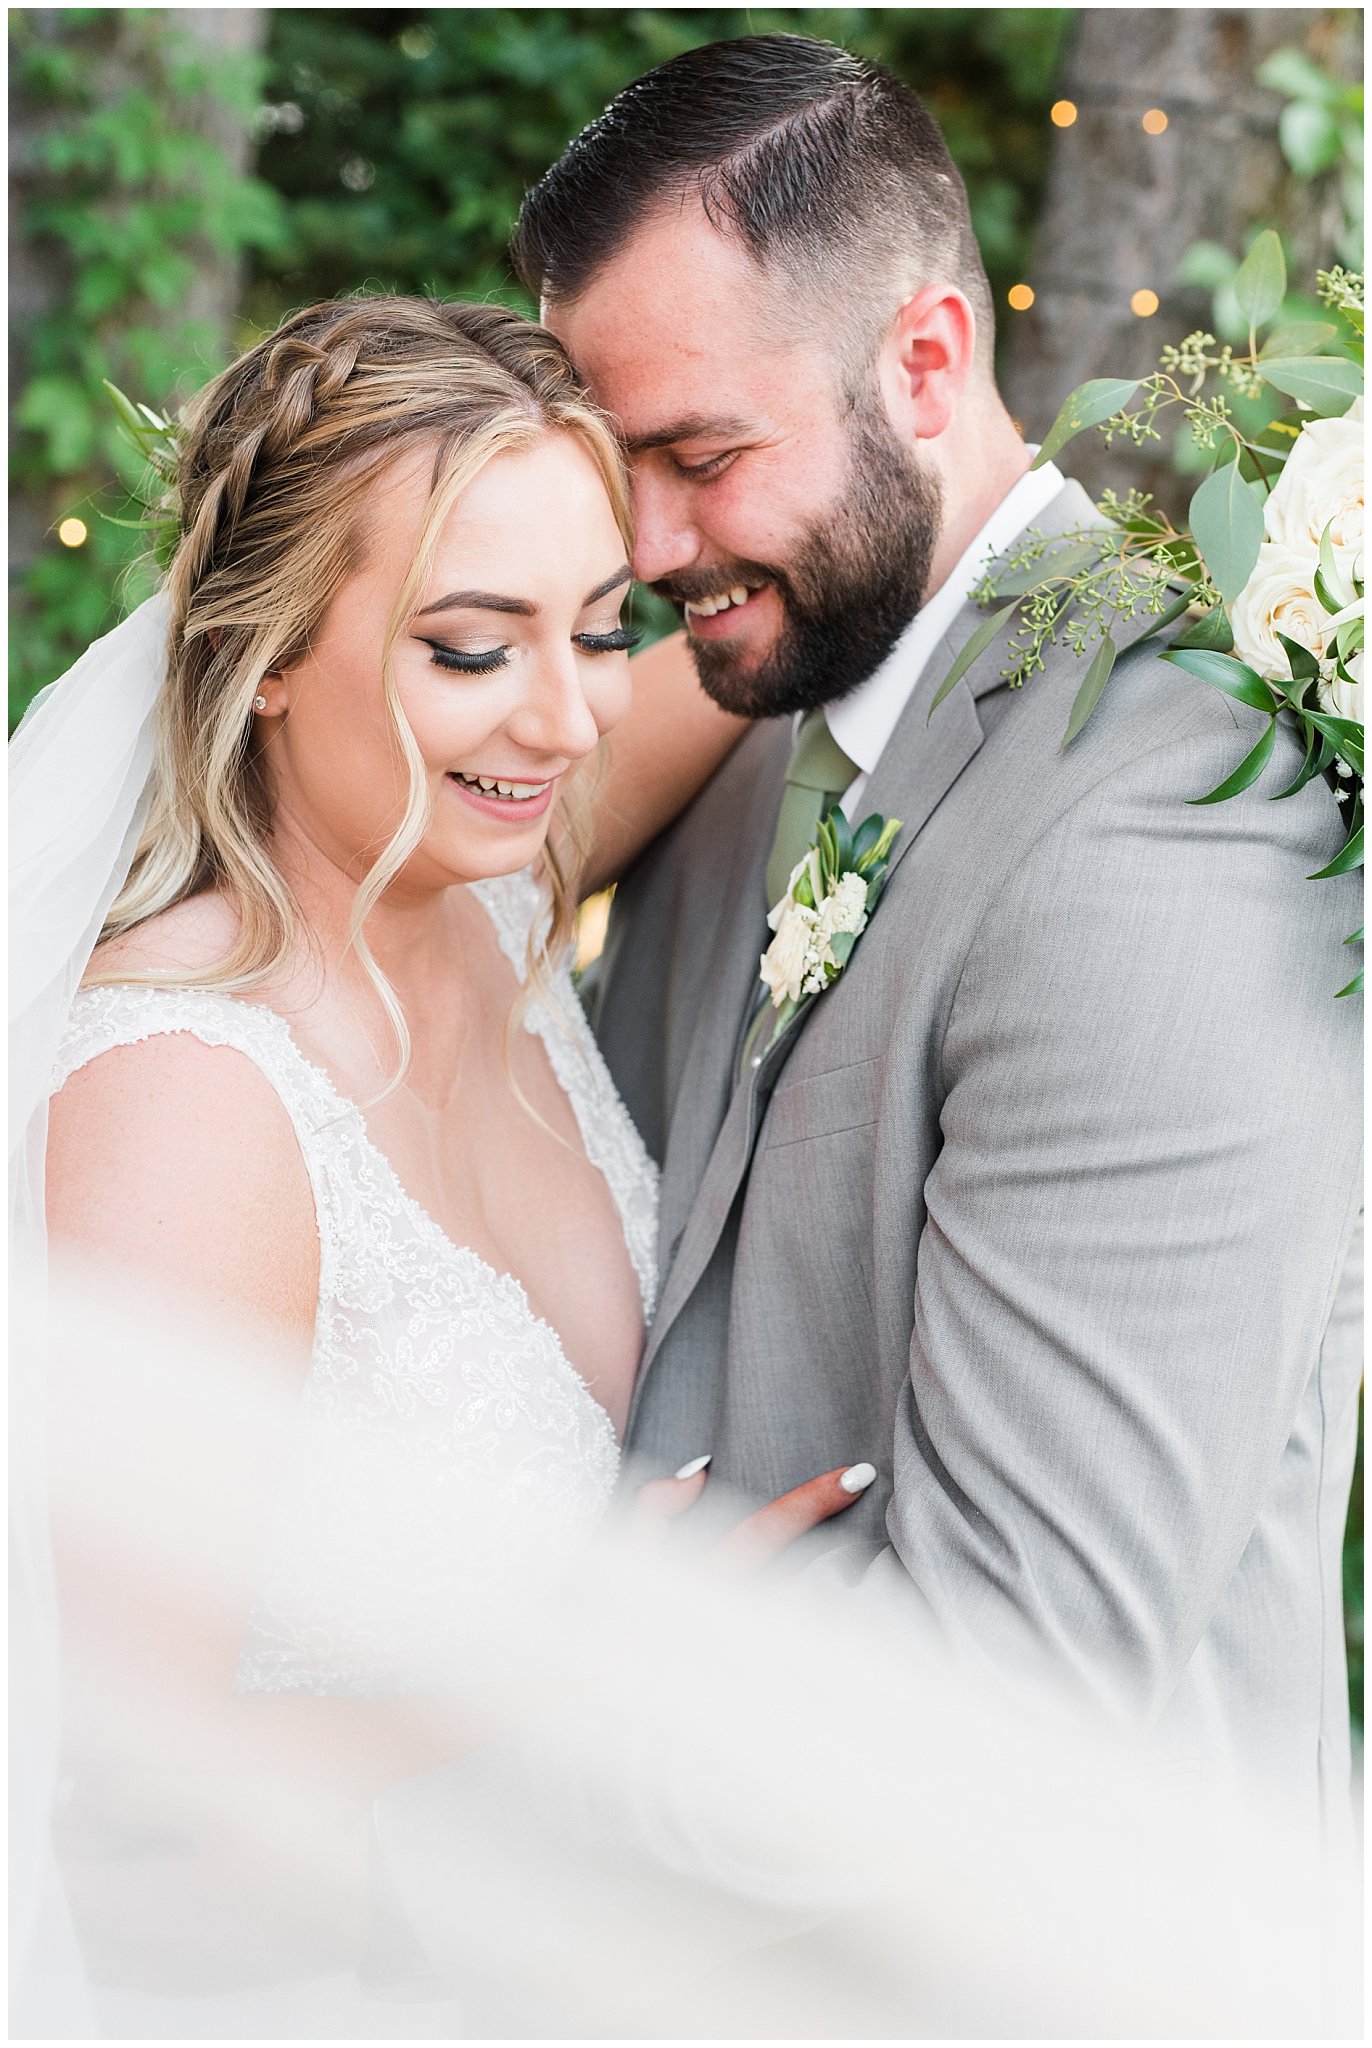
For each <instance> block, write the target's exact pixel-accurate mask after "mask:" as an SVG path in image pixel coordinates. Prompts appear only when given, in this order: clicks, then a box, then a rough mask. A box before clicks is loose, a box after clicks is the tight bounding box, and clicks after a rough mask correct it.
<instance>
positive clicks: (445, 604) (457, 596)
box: [415, 562, 633, 619]
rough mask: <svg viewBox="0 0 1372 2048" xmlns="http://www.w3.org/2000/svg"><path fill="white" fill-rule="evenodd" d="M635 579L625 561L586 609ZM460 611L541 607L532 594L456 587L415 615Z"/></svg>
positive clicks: (524, 614) (526, 611)
mask: <svg viewBox="0 0 1372 2048" xmlns="http://www.w3.org/2000/svg"><path fill="white" fill-rule="evenodd" d="M632 579H633V570H632V569H631V568H630V567H629V564H628V563H627V562H625V563H624V564H623V565H622V566H621V567H620V568H618V569H616V570H615V573H614V575H613V576H607V577H606V579H605V581H604V582H603V583H598V584H597V585H596V587H595V589H594V590H593V591H591V592H590V594H589V595H588V596H587V597H584V598H583V599H582V606H583V609H584V607H585V606H586V605H588V604H594V603H595V601H596V599H597V598H599V597H608V596H609V594H610V592H611V591H612V590H618V588H619V586H620V584H621V583H629V582H631V581H632ZM456 611H473V612H513V613H514V614H515V615H516V616H517V617H518V618H521V619H531V618H533V617H534V615H535V614H536V612H537V611H538V606H537V605H536V604H535V603H534V601H533V599H532V598H528V597H502V596H501V595H500V594H499V592H498V591H494V590H454V591H452V592H450V593H449V595H448V596H447V597H439V598H435V599H434V602H433V603H432V604H426V605H424V606H423V607H422V608H421V609H420V610H419V611H417V612H416V613H415V617H416V618H417V619H427V618H428V616H429V614H430V612H456Z"/></svg>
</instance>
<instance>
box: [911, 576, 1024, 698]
mask: <svg viewBox="0 0 1372 2048" xmlns="http://www.w3.org/2000/svg"><path fill="white" fill-rule="evenodd" d="M1018 606H1019V599H1018V598H1014V599H1012V601H1011V602H1010V603H1009V604H1007V605H1003V606H1002V607H1001V609H1000V610H999V611H998V612H992V614H991V616H990V618H989V619H983V620H982V622H981V624H980V625H979V626H978V627H977V630H976V632H975V633H974V634H973V635H972V637H971V639H970V640H969V641H968V642H967V645H966V646H965V647H964V648H963V649H962V651H961V652H960V654H959V655H958V658H957V660H956V661H955V662H954V663H953V666H952V667H951V668H950V669H949V671H948V673H947V675H946V676H945V677H944V678H943V681H942V682H941V683H940V684H939V687H938V694H937V695H936V696H935V698H934V701H933V703H932V704H931V705H930V706H929V716H930V718H932V717H933V715H934V713H935V712H936V711H937V710H938V708H939V705H940V704H941V703H942V702H943V700H944V698H945V697H946V696H947V695H948V693H949V691H950V690H954V689H956V687H957V685H958V684H959V683H960V682H961V681H962V679H963V677H964V676H965V675H966V673H967V671H968V669H969V668H970V667H971V666H972V663H973V662H974V661H975V660H976V659H977V658H978V656H979V655H982V654H985V652H986V650H987V648H988V647H989V646H990V645H991V642H992V641H993V640H994V639H995V637H996V635H997V633H999V631H1000V629H1001V627H1002V626H1003V625H1004V624H1005V621H1006V620H1007V619H1008V618H1009V616H1010V614H1011V612H1013V611H1015V610H1017V609H1018Z"/></svg>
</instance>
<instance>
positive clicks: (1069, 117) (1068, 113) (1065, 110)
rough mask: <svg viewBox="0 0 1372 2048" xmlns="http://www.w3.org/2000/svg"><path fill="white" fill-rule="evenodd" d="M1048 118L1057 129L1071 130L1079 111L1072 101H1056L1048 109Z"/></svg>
mask: <svg viewBox="0 0 1372 2048" xmlns="http://www.w3.org/2000/svg"><path fill="white" fill-rule="evenodd" d="M1048 118H1049V120H1050V121H1051V122H1052V124H1053V126H1054V127H1055V128H1070V127H1071V125H1072V123H1073V122H1074V121H1075V120H1076V118H1077V110H1076V107H1075V106H1074V105H1073V103H1072V101H1071V100H1054V102H1053V104H1052V106H1051V107H1050V108H1049V109H1048Z"/></svg>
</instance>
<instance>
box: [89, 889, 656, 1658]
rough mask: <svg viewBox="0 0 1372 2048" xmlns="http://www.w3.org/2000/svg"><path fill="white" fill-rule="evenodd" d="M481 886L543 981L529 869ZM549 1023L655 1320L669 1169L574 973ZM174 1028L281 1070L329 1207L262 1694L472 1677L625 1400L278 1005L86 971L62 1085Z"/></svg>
mask: <svg viewBox="0 0 1372 2048" xmlns="http://www.w3.org/2000/svg"><path fill="white" fill-rule="evenodd" d="M474 889H475V893H476V895H477V896H478V897H479V898H480V900H481V901H482V903H483V904H484V906H485V908H486V910H487V911H488V913H489V915H490V917H491V918H492V920H493V922H494V925H495V928H496V932H497V934H498V936H499V940H500V945H501V948H502V950H503V952H504V953H505V955H506V956H507V958H508V959H509V960H510V961H511V963H512V964H513V966H514V968H515V971H516V973H517V974H518V975H520V977H521V978H522V977H523V975H524V971H525V960H526V950H527V942H528V936H529V931H530V927H531V924H532V922H533V920H534V919H535V918H536V917H538V916H539V915H541V914H542V909H543V899H542V896H541V893H540V891H539V889H538V887H537V886H536V884H535V883H534V881H533V880H532V878H531V877H530V876H529V875H528V874H527V873H521V874H517V875H511V876H507V877H502V878H500V879H498V880H494V881H489V882H484V883H478V884H475V885H474ZM525 1029H526V1030H529V1031H532V1032H536V1033H537V1034H538V1036H539V1038H540V1039H541V1040H542V1043H543V1045H544V1047H545V1049H546V1051H547V1055H548V1059H549V1062H550V1064H551V1066H552V1069H553V1072H554V1074H555V1075H556V1077H557V1080H558V1082H559V1083H560V1085H561V1087H562V1088H563V1089H564V1091H565V1093H566V1095H567V1097H568V1099H569V1101H570V1103H571V1105H572V1108H573V1110H574V1111H575V1114H576V1119H577V1123H578V1125H579V1127H580V1131H581V1135H582V1139H583V1142H584V1144H585V1148H586V1153H587V1156H588V1158H589V1159H590V1160H591V1162H592V1164H593V1165H595V1166H596V1167H598V1168H599V1170H600V1171H601V1173H602V1174H603V1175H604V1177H605V1180H606V1182H607V1184H608V1186H609V1189H610V1191H611V1194H612V1195H613V1197H614V1200H615V1204H616V1206H617V1208H618V1212H619V1216H620V1220H621V1223H622V1225H623V1230H624V1238H625V1243H626V1246H627V1248H628V1251H629V1255H630V1258H631V1260H632V1262H633V1265H634V1268H635V1271H636V1272H637V1275H638V1279H639V1284H640V1287H641V1289H642V1295H643V1310H644V1318H645V1321H646V1319H647V1317H648V1316H649V1314H650V1313H651V1310H652V1304H653V1289H654V1280H655V1271H654V1260H655V1248H656V1228H657V1214H656V1212H657V1175H656V1169H655V1167H654V1166H653V1164H652V1162H651V1160H650V1159H649V1157H648V1155H647V1153H646V1152H645V1150H644V1148H643V1145H642V1142H641V1141H640V1139H639V1137H638V1134H637V1132H636V1131H635V1130H634V1128H633V1125H632V1124H631V1122H630V1120H629V1117H628V1114H627V1112H626V1110H625V1108H624V1106H623V1104H622V1102H621V1101H620V1099H619V1097H618V1095H617V1094H616V1092H615V1088H614V1085H613V1083H612V1082H611V1080H610V1076H609V1073H608V1071H607V1070H606V1068H605V1065H604V1062H603V1061H602V1059H601V1057H600V1054H599V1052H598V1050H597V1048H596V1045H595V1042H594V1040H593V1038H592V1036H591V1033H590V1030H589V1028H588V1026H587V1024H586V1021H585V1018H584V1016H583V1014H582V1011H581V1008H580V1005H579V1003H578V1002H577V999H576V995H575V992H574V990H573V987H572V983H571V979H570V974H569V973H568V972H567V971H566V970H565V969H564V970H562V971H561V972H559V973H558V974H556V975H555V976H554V977H553V979H552V980H551V983H550V985H549V987H548V988H547V989H546V991H541V992H540V993H539V994H538V995H537V996H536V997H535V998H534V999H533V1000H532V1002H531V1003H530V1005H529V1008H528V1011H527V1013H526V1018H525ZM163 1032H189V1033H191V1034H192V1035H193V1036H195V1037H196V1038H198V1039H200V1040H202V1041H203V1042H204V1043H205V1044H206V1045H211V1046H227V1047H232V1048H234V1049H235V1050H236V1051H238V1052H240V1053H243V1054H245V1055H246V1056H247V1057H248V1058H249V1059H251V1060H252V1061H253V1063H254V1064H255V1065H256V1066H257V1067H258V1068H259V1069H260V1071H261V1072H262V1074H263V1075H264V1076H265V1077H266V1079H267V1080H268V1081H269V1082H270V1083H271V1085H272V1087H273V1088H274V1089H275V1090H276V1092H277V1094H278V1095H279V1097H280V1099H281V1101H282V1103H283V1105H284V1106H285V1109H286V1111H287V1113H288V1115H289V1116H290V1119H291V1123H292V1125H293V1126H294V1130H295V1133H296V1136H297V1138H298V1140H299V1144H300V1150H301V1153H302V1155H303V1157H304V1161H305V1165H306V1167H307V1169H308V1172H309V1178H310V1184H311V1187H312V1189H313V1193H314V1201H315V1209H316V1214H317V1218H318V1226H319V1254H320V1256H319V1307H318V1316H317V1320H316V1325H315V1334H314V1345H313V1354H312V1359H311V1364H310V1370H309V1374H308V1378H307V1380H306V1383H305V1386H304V1391H303V1395H302V1398H301V1406H300V1415H299V1428H298V1440H297V1441H296V1442H295V1444H294V1446H293V1451H292V1456H291V1462H290V1466H289V1468H288V1477H287V1481H286V1484H285V1485H284V1486H283V1487H282V1488H281V1498H280V1502H279V1508H278V1513H277V1523H276V1526H275V1528H274V1530H273V1533H272V1540H271V1544H270V1547H269V1552H268V1557H269V1563H268V1566H267V1570H266V1576H265V1582H264V1583H263V1585H262V1589H261V1595H260V1598H259V1599H258V1602H257V1605H256V1608H255V1611H254V1612H253V1614H252V1617H251V1621H250V1624H249V1628H248V1634H247V1639H246V1641H245V1642H244V1644H243V1649H242V1656H241V1661H240V1665H239V1671H238V1686H239V1689H240V1690H246V1691H287V1690H289V1691H307V1692H313V1693H321V1694H354V1695H360V1694H376V1693H387V1692H394V1691H397V1690H402V1691H403V1690H406V1689H409V1688H413V1687H420V1686H426V1685H435V1684H442V1683H444V1682H445V1681H449V1680H452V1681H459V1682H460V1679H461V1677H462V1674H463V1666H464V1660H465V1659H466V1657H467V1656H468V1655H469V1653H470V1647H471V1637H472V1630H473V1627H474V1624H476V1623H479V1621H480V1618H481V1615H482V1585H483V1576H484V1574H485V1572H486V1571H487V1569H488V1568H489V1569H490V1573H491V1599H492V1600H493V1601H495V1602H497V1603H498V1602H499V1600H500V1598H501V1597H502V1595H503V1592H507V1591H508V1590H509V1586H510V1574H511V1572H512V1571H516V1570H518V1569H519V1566H518V1561H517V1559H516V1557H515V1552H516V1551H517V1550H518V1548H519V1538H518V1533H516V1534H515V1536H514V1540H513V1543H512V1532H522V1535H523V1539H524V1542H525V1546H526V1548H527V1551H528V1557H527V1559H526V1562H527V1563H528V1564H529V1566H530V1567H531V1568H537V1558H538V1555H539V1554H540V1553H541V1554H542V1555H543V1556H544V1557H545V1559H546V1557H547V1554H548V1548H549V1544H550V1542H551V1544H552V1548H553V1552H554V1556H555V1553H556V1545H557V1535H558V1532H559V1531H562V1530H565V1531H571V1530H573V1529H577V1528H581V1527H584V1526H586V1525H587V1524H588V1523H590V1522H593V1521H594V1520H595V1519H596V1518H597V1517H598V1516H599V1515H600V1513H601V1512H602V1511H603V1509H604V1508H605V1505H606V1503H607V1501H608V1498H609V1495H610V1493H611V1490H612V1488H613V1485H614V1482H615V1478H616V1473H617V1468H618V1461H619V1452H618V1446H617V1443H616V1440H615V1435H614V1431H613V1428H612V1426H611V1423H610V1419H609V1417H608V1416H607V1414H606V1413H605V1411H604V1409H603V1408H601V1407H600V1406H599V1405H598V1403H597V1402H596V1401H595V1400H594V1399H593V1398H592V1396H591V1394H590V1393H589V1391H588V1389H587V1387H586V1385H585V1383H584V1382H583V1381H582V1379H581V1378H580V1377H579V1375H578V1374H577V1373H576V1371H575V1370H574V1369H573V1367H572V1366H571V1364H570V1363H569V1362H568V1360H567V1358H566V1356H565V1354H564V1352H563V1350H562V1346H561V1344H560V1343H559V1341H558V1337H557V1335H556V1333H555V1331H554V1330H553V1329H552V1328H550V1327H549V1325H548V1324H547V1323H546V1322H544V1321H542V1320H540V1318H539V1317H537V1316H536V1315H535V1314H534V1313H533V1311H532V1309H531V1308H530V1306H529V1303H528V1300H527V1298H526V1296H525V1293H524V1290H523V1288H522V1287H521V1285H520V1283H519V1281H518V1280H517V1279H515V1278H514V1277H513V1275H511V1274H508V1273H497V1272H495V1271H493V1269H492V1268H491V1267H490V1266H489V1265H488V1264H487V1263H486V1262H485V1261H484V1260H483V1259H481V1258H480V1257H478V1255H477V1254H476V1253H475V1252H474V1251H472V1250H470V1249H469V1248H468V1247H466V1246H463V1245H458V1244H454V1243H453V1242H452V1241H451V1240H450V1239H449V1238H448V1237H447V1236H445V1234H444V1233H443V1231H442V1230H440V1229H439V1227H438V1225H437V1224H436V1223H435V1222H434V1221H433V1219H432V1218H431V1217H430V1216H428V1215H427V1214H426V1213H425V1212H424V1210H423V1209H421V1208H420V1207H419V1205H418V1203H417V1202H415V1201H414V1200H412V1199H411V1197H410V1196H409V1195H408V1194H407V1193H406V1192H405V1190H404V1188H403V1187H402V1186H401V1185H400V1183H399V1181H398V1180H397V1178H396V1175H395V1173H394V1172H393V1171H392V1169H391V1167H390V1165H389V1163H388V1162H387V1160H386V1159H385V1158H384V1156H383V1155H382V1154H381V1153H380V1152H379V1151H378V1150H377V1148H376V1146H375V1145H374V1144H373V1143H372V1142H371V1140H370V1138H369V1137H368V1135H367V1127H366V1123H365V1121H364V1118H363V1115H362V1112H361V1110H360V1109H358V1108H357V1106H356V1105H355V1104H353V1103H352V1102H349V1101H347V1100H345V1099H344V1098H343V1097H342V1096H340V1095H339V1093H338V1092H337V1090H336V1089H335V1088H334V1086H333V1084H332V1082H331V1081H330V1080H329V1078H328V1077H327V1075H325V1074H324V1073H323V1072H322V1071H321V1070H320V1069H319V1068H318V1067H316V1066H313V1065H312V1064H311V1063H310V1062H309V1061H308V1060H307V1059H306V1058H305V1057H304V1055H303V1054H302V1053H301V1052H300V1050H299V1048H298V1047H297V1046H296V1044H295V1042H294V1040H293V1038H292V1036H291V1032H290V1029H289V1026H288V1025H287V1023H286V1021H285V1019H284V1018H282V1017H281V1016H279V1015H277V1014H276V1013H275V1012H273V1011H271V1010H268V1009H265V1008H263V1007H262V1006H261V1005H260V1004H256V1003H251V1002H244V1001H241V1000H239V999H237V998H234V997H230V996H225V995H221V994H217V993H214V992H211V991H207V990H202V989H186V990H181V989H171V988H165V987H157V988H154V987H144V986H136V985H129V984H120V985H117V986H107V987H96V988H91V989H87V990H84V991H82V992H81V993H80V994H79V995H78V997H77V1000H76V1005H75V1008H74V1010H73V1013H72V1017H71V1021H70V1025H69V1028H68V1030H67V1033H66V1036H65V1039H64V1042H63V1045H62V1050H61V1054H60V1059H59V1064H58V1070H57V1073H56V1075H55V1076H54V1083H53V1086H54V1091H55V1090H56V1089H57V1088H59V1087H61V1085H62V1084H63V1082H65V1081H66V1079H67V1078H68V1077H69V1076H70V1075H71V1074H72V1073H74V1072H75V1071H76V1069H77V1068H79V1067H81V1066H83V1065H84V1064H85V1063H86V1062H87V1061H89V1060H92V1059H94V1058H96V1057H97V1056H98V1055H99V1054H101V1053H104V1052H107V1051H109V1050H110V1049H111V1048H113V1047H115V1046H121V1045H129V1044H132V1043H134V1042H136V1041H140V1040H143V1039H147V1038H150V1037H153V1036H155V1035H157V1034H159V1033H163ZM567 1228H568V1230H569V1231H574V1230H575V1228H576V1218H575V1217H574V1216H569V1217H568V1219H567ZM474 1500H476V1501H479V1502H480V1504H481V1505H480V1509H479V1511H478V1512H475V1513H474V1512H473V1502H474ZM492 1509H495V1510H498V1511H499V1512H496V1513H495V1514H494V1515H493V1514H492V1513H491V1510H492ZM483 1532H484V1534H483ZM497 1566H498V1569H497ZM459 1594H460V1598H459V1597H458V1595H459ZM459 1617H460V1619H459ZM479 1632H480V1631H479V1628H478V1633H479Z"/></svg>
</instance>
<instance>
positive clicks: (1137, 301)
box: [1129, 292, 1158, 320]
mask: <svg viewBox="0 0 1372 2048" xmlns="http://www.w3.org/2000/svg"><path fill="white" fill-rule="evenodd" d="M1129 310H1130V312H1131V313H1137V314H1138V316H1139V318H1140V320H1148V319H1150V318H1151V317H1152V315H1153V314H1154V313H1156V312H1157V310H1158V295H1157V293H1156V292H1135V294H1134V296H1133V298H1132V299H1131V300H1130V301H1129Z"/></svg>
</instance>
